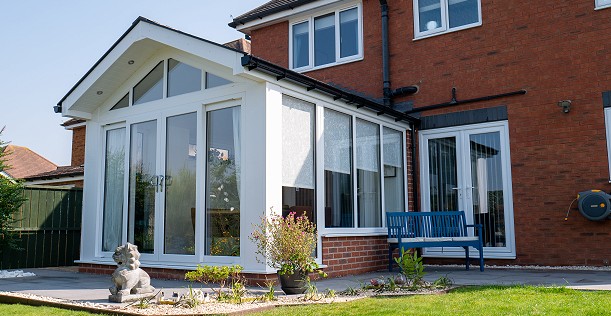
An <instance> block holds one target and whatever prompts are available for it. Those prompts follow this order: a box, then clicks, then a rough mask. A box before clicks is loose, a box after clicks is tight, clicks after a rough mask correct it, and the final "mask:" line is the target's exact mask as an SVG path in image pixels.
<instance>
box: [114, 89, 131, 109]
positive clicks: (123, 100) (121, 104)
mask: <svg viewBox="0 0 611 316" xmlns="http://www.w3.org/2000/svg"><path fill="white" fill-rule="evenodd" d="M128 106H129V93H128V94H126V95H125V96H124V97H123V98H121V100H119V102H117V104H115V105H114V106H113V107H112V108H110V110H111V111H112V110H116V109H122V108H126V107H128Z"/></svg>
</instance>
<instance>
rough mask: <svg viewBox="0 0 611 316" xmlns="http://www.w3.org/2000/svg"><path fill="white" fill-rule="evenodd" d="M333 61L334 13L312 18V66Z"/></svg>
mask: <svg viewBox="0 0 611 316" xmlns="http://www.w3.org/2000/svg"><path fill="white" fill-rule="evenodd" d="M333 62H335V13H331V14H327V15H324V16H321V17H317V18H315V19H314V66H320V65H325V64H329V63H333Z"/></svg>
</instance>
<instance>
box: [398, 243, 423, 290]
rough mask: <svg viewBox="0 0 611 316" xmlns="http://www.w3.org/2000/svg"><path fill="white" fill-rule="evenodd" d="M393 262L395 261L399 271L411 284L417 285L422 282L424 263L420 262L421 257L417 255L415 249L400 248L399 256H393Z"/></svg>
mask: <svg viewBox="0 0 611 316" xmlns="http://www.w3.org/2000/svg"><path fill="white" fill-rule="evenodd" d="M395 262H397V264H398V265H399V268H401V273H403V275H405V277H406V278H407V280H408V282H409V283H410V284H411V285H412V286H418V285H420V284H422V283H423V278H424V274H425V273H424V264H423V263H422V257H420V256H418V253H417V252H416V251H413V250H408V251H405V249H401V256H400V257H398V258H395Z"/></svg>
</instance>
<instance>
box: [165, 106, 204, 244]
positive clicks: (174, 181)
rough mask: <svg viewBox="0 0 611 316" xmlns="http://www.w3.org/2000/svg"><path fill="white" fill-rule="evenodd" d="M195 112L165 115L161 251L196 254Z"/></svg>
mask: <svg viewBox="0 0 611 316" xmlns="http://www.w3.org/2000/svg"><path fill="white" fill-rule="evenodd" d="M196 153H197V114H196V113H189V114H183V115H178V116H172V117H168V118H167V124H166V160H165V164H166V167H165V182H164V184H163V185H162V186H163V187H165V229H164V235H165V237H164V248H165V250H164V253H166V254H186V255H193V254H195V216H196V214H197V212H196V208H195V201H196V200H195V195H196V191H195V187H196V182H195V159H196Z"/></svg>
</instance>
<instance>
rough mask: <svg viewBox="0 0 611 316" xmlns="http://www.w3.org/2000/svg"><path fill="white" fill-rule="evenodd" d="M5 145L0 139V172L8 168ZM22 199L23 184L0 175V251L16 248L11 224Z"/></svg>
mask: <svg viewBox="0 0 611 316" xmlns="http://www.w3.org/2000/svg"><path fill="white" fill-rule="evenodd" d="M3 131H4V127H3V128H1V129H0V136H2V132H3ZM6 145H7V143H6V142H4V141H2V139H0V172H2V171H5V170H8V169H9V168H10V166H8V165H7V164H6V158H7V155H9V154H10V153H8V152H6V151H5V150H4V149H5V148H6ZM24 201H25V198H24V197H23V184H22V183H21V182H20V181H16V180H12V179H10V178H8V177H5V176H3V175H0V253H2V252H3V251H5V250H8V249H17V248H18V246H17V245H18V244H17V241H18V240H17V237H16V233H15V231H14V230H13V224H14V223H15V222H17V221H18V219H17V218H16V217H15V215H16V213H17V212H18V211H19V208H20V207H21V205H22V204H23V202H24Z"/></svg>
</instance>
